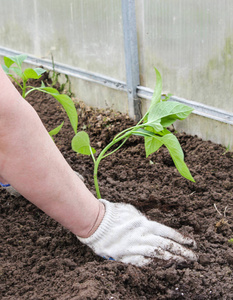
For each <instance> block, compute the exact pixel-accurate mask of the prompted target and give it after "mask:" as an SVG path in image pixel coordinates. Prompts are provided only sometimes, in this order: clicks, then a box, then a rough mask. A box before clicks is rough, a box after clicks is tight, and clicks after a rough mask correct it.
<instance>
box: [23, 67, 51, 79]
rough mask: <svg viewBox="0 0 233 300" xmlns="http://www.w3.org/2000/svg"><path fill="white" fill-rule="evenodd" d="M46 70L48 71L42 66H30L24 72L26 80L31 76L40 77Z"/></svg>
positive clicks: (33, 77) (32, 77)
mask: <svg viewBox="0 0 233 300" xmlns="http://www.w3.org/2000/svg"><path fill="white" fill-rule="evenodd" d="M44 72H46V70H44V69H42V68H35V69H31V68H28V69H26V70H25V71H24V72H23V74H24V78H25V80H28V79H30V78H31V79H39V78H40V77H41V75H42V74H43V73H44Z"/></svg>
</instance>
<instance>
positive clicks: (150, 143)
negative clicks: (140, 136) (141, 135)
mask: <svg viewBox="0 0 233 300" xmlns="http://www.w3.org/2000/svg"><path fill="white" fill-rule="evenodd" d="M144 144H145V150H146V157H148V156H149V155H150V154H152V153H154V152H156V151H157V150H158V149H159V148H160V147H161V146H162V145H163V141H162V137H160V136H156V135H152V136H151V137H145V143H144Z"/></svg>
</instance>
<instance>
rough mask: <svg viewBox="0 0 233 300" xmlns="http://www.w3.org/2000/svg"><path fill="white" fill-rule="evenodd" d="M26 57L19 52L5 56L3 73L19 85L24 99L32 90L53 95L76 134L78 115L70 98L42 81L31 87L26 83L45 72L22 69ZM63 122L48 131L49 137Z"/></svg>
mask: <svg viewBox="0 0 233 300" xmlns="http://www.w3.org/2000/svg"><path fill="white" fill-rule="evenodd" d="M26 58H27V55H25V54H20V55H16V56H5V57H4V63H5V65H2V68H3V70H4V71H5V73H6V74H7V75H8V76H10V77H11V78H12V79H13V80H14V81H15V83H16V84H17V85H18V86H19V87H20V89H21V90H22V97H23V98H24V99H25V98H26V97H27V95H28V94H29V93H31V92H32V91H40V92H43V93H46V94H49V95H51V96H53V97H54V98H55V99H56V100H57V101H58V102H59V103H60V104H61V105H62V106H63V108H64V110H65V111H66V113H67V115H68V117H69V120H70V123H71V126H72V128H73V130H74V133H75V134H76V133H77V126H78V115H77V111H76V108H75V106H74V103H73V101H72V99H71V98H70V97H69V96H67V95H65V94H60V93H59V92H58V90H56V89H55V88H52V87H46V86H45V85H44V83H43V82H42V84H41V87H33V86H30V85H27V83H28V80H29V79H39V78H40V77H41V76H42V74H43V73H45V72H46V70H44V69H42V68H34V69H32V68H27V69H25V70H24V71H23V69H22V63H23V62H24V61H25V60H26ZM15 65H16V66H15ZM18 78H20V79H21V81H22V82H21V81H19V80H18ZM63 123H64V122H62V123H61V124H60V125H59V126H57V127H56V128H54V129H53V130H51V131H50V132H49V134H50V136H51V137H53V136H54V135H55V134H57V133H58V132H59V131H60V130H61V128H62V126H63Z"/></svg>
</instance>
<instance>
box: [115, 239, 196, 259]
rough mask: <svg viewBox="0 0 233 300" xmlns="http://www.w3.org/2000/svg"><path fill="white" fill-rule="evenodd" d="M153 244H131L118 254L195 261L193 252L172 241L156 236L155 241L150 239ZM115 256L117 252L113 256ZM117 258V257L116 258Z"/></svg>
mask: <svg viewBox="0 0 233 300" xmlns="http://www.w3.org/2000/svg"><path fill="white" fill-rule="evenodd" d="M152 244H153V245H148V244H146V243H145V244H144V243H143V244H141V245H137V246H136V245H132V246H130V247H127V249H122V251H121V254H120V256H121V257H123V256H131V255H143V256H146V257H157V258H159V259H164V260H168V259H174V260H177V261H179V260H191V261H196V260H197V256H196V255H195V253H194V252H193V251H191V250H189V249H187V248H185V247H183V246H181V245H179V244H177V243H175V242H173V241H170V240H168V239H164V238H161V237H157V239H156V241H155V240H154V241H152ZM114 256H116V257H117V252H116V253H114V255H113V257H114ZM116 259H117V258H116Z"/></svg>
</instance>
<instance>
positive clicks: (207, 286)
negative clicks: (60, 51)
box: [0, 83, 233, 300]
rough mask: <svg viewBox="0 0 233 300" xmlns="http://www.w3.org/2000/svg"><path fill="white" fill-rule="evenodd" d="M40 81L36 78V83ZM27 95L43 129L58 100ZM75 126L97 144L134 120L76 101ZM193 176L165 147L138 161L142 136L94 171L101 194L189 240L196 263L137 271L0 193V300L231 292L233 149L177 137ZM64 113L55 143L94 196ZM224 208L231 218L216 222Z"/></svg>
mask: <svg viewBox="0 0 233 300" xmlns="http://www.w3.org/2000/svg"><path fill="white" fill-rule="evenodd" d="M36 84H37V83H36ZM28 102H29V103H30V104H31V105H32V106H33V107H34V108H35V109H36V111H37V112H38V114H39V116H40V118H41V119H42V122H43V123H44V125H45V127H46V128H47V129H48V130H51V129H53V128H54V127H55V126H57V125H59V124H60V123H61V122H62V120H64V118H66V116H65V113H64V111H63V110H62V108H61V107H60V106H59V104H58V103H57V102H56V100H54V99H53V98H51V96H49V95H46V94H40V93H38V92H34V93H32V94H30V96H29V97H28ZM77 110H78V115H79V128H78V130H83V129H85V130H87V131H88V133H89V135H90V139H91V143H92V146H93V147H95V148H96V149H97V152H98V151H100V149H102V148H103V147H104V146H105V145H106V144H107V143H109V142H110V140H111V138H112V137H113V136H114V135H115V134H117V133H118V132H120V131H121V130H123V129H124V128H127V127H129V126H131V125H132V124H133V121H132V120H131V119H130V118H129V117H127V116H126V115H123V114H120V113H114V112H112V111H110V110H98V109H92V108H90V107H86V106H85V105H83V104H82V103H79V104H77ZM177 137H178V139H179V141H180V143H181V146H182V148H183V150H184V154H185V162H186V163H187V165H188V166H189V168H190V170H191V173H192V175H193V177H194V179H195V180H196V183H192V182H189V181H187V180H186V179H184V178H182V177H181V176H180V175H179V174H178V172H177V171H176V169H175V167H174V165H173V162H172V160H171V158H170V157H169V154H168V152H167V150H166V149H165V148H161V149H160V150H159V151H158V152H157V153H155V154H153V155H151V156H150V157H149V158H145V151H144V145H143V139H142V138H140V137H132V138H131V139H130V140H129V141H128V142H127V143H125V145H124V146H123V148H122V149H121V150H120V151H118V152H116V153H114V154H113V155H112V156H111V157H109V158H106V159H105V160H104V161H103V162H102V163H101V164H100V169H99V184H100V191H101V194H102V197H103V198H105V199H108V200H110V201H113V202H127V203H131V204H133V205H135V206H136V207H137V208H138V209H139V210H141V211H142V212H143V213H145V214H146V215H147V216H148V217H149V218H150V219H151V220H156V221H158V222H161V223H164V224H165V225H168V226H171V227H173V228H175V229H177V230H179V231H180V232H181V233H184V234H188V235H191V236H193V237H194V238H195V240H196V242H197V244H198V249H197V250H196V252H197V254H198V255H199V260H198V262H196V263H185V264H184V263H183V264H181V263H180V264H177V263H173V262H166V263H164V262H161V261H154V262H153V263H152V264H150V265H148V266H145V267H142V268H138V267H135V266H132V265H125V264H122V263H118V262H112V261H106V260H104V259H102V258H100V257H98V256H96V255H95V254H94V253H93V252H92V251H91V250H90V249H88V248H87V247H86V246H84V245H82V244H81V243H80V242H79V241H78V240H77V239H76V237H75V236H74V235H73V234H71V233H70V232H68V231H67V230H66V229H64V228H62V227H61V226H60V225H59V224H58V223H57V222H55V221H54V220H52V219H51V218H49V217H48V216H47V215H45V214H44V213H43V212H42V211H40V210H39V209H38V208H36V207H35V206H34V205H32V204H30V203H29V202H28V201H27V200H25V199H24V198H23V197H20V198H18V199H15V198H14V197H12V196H9V195H8V194H7V193H6V192H5V191H4V190H3V189H1V190H0V193H1V197H0V199H1V237H2V242H1V245H0V250H1V257H0V260H1V264H0V274H1V279H2V280H1V281H2V284H1V292H0V297H1V299H43V300H45V299H69V300H70V299H73V300H78V299H80V300H84V299H141V300H142V299H145V300H146V299H233V284H232V276H233V273H232V272H233V245H232V244H230V243H229V242H228V240H229V239H230V238H233V222H232V218H233V173H232V170H233V153H231V152H227V153H225V149H224V148H223V147H222V146H221V145H217V144H214V143H211V142H209V141H207V142H205V141H202V140H201V139H199V138H198V137H196V136H190V135H186V134H184V133H182V134H177ZM71 139H72V128H71V126H70V124H69V122H68V120H66V122H65V124H64V126H63V128H62V130H61V132H60V133H59V134H58V135H57V136H56V137H55V142H56V144H57V146H58V148H59V149H60V151H61V152H62V154H63V156H64V157H65V158H66V160H67V162H68V163H69V164H70V166H71V167H72V168H73V169H74V170H76V171H78V172H79V173H81V174H82V175H83V176H84V178H85V183H86V185H87V186H88V188H89V189H90V190H91V191H92V192H93V193H95V189H94V184H93V177H92V173H93V163H92V161H91V159H90V158H89V157H86V156H82V155H77V154H75V153H74V152H73V151H72V149H71V146H70V144H71ZM214 204H216V206H217V208H218V210H219V211H220V212H221V213H222V214H223V212H224V210H225V208H226V207H227V210H226V219H227V221H228V222H226V223H224V222H220V221H221V219H222V216H220V214H219V213H218V212H217V211H216V209H215V207H214Z"/></svg>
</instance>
